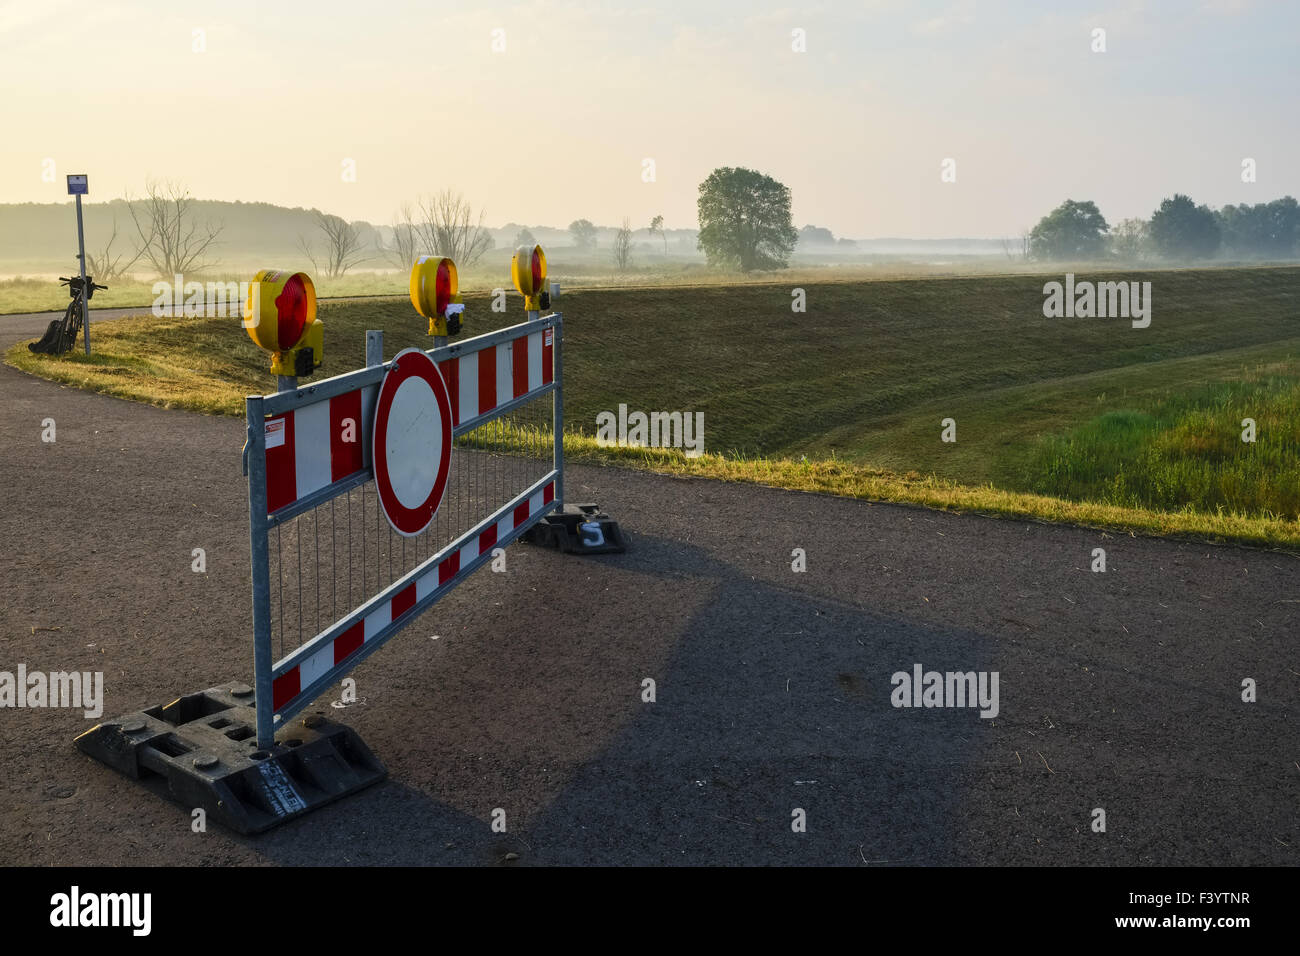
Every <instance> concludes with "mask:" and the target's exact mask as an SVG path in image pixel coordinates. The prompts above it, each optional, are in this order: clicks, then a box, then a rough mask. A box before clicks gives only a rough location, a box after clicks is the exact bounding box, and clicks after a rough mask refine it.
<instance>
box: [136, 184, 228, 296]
mask: <svg viewBox="0 0 1300 956" xmlns="http://www.w3.org/2000/svg"><path fill="white" fill-rule="evenodd" d="M193 206H194V197H192V196H191V195H190V193H189V190H188V189H186V188H185V187H184V186H183V185H181V184H180V183H177V182H173V181H171V180H168V181H166V182H163V181H159V180H156V179H150V180H149V181H148V182H146V183H145V197H144V198H143V199H140V200H133V199H131V197H130V196H127V197H126V209H127V212H129V213H130V214H131V223H132V225H134V226H135V232H136V237H137V238H138V240H139V244H138V245H137V247H136V258H137V259H141V258H143V259H147V260H148V262H149V264H150V265H151V266H153V269H154V272H155V273H157V274H158V275H160V276H164V277H170V276H173V275H183V274H184V273H186V272H198V271H199V270H201V269H203V268H205V267H207V266H211V265H213V264H214V263H211V262H209V261H208V260H207V254H208V250H209V249H211V248H212V245H213V244H214V243H216V242H217V240H218V238H219V237H220V236H221V230H222V226H221V225H220V224H218V225H213V224H212V223H211V222H204V223H198V222H195V220H194V208H193Z"/></svg>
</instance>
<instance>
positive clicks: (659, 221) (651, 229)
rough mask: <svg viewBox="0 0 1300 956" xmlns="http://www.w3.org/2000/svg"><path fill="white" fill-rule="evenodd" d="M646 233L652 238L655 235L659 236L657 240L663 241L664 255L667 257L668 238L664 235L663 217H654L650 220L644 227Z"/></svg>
mask: <svg viewBox="0 0 1300 956" xmlns="http://www.w3.org/2000/svg"><path fill="white" fill-rule="evenodd" d="M646 232H648V233H650V235H651V236H654V234H655V233H658V234H659V238H661V239H662V240H663V241H664V255H665V256H666V255H668V236H667V235H666V234H665V233H664V217H663V216H655V217H654V218H653V219H651V220H650V225H649V226H648V227H646Z"/></svg>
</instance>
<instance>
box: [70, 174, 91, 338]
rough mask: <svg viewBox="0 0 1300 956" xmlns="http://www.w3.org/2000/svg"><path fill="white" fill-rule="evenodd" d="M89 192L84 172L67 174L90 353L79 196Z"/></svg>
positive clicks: (84, 233) (88, 300)
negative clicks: (74, 206)
mask: <svg viewBox="0 0 1300 956" xmlns="http://www.w3.org/2000/svg"><path fill="white" fill-rule="evenodd" d="M89 192H90V182H89V178H88V177H87V176H86V174H85V173H75V174H71V175H69V176H68V195H69V196H76V197H77V261H78V262H80V263H81V319H82V322H83V323H84V329H83V330H82V335H83V336H85V343H86V354H87V355H89V354H90V285H89V284H88V283H87V282H86V231H85V229H84V228H83V227H82V223H81V197H82V196H85V195H87V194H88V193H89Z"/></svg>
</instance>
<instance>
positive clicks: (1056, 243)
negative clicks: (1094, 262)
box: [1029, 199, 1110, 262]
mask: <svg viewBox="0 0 1300 956" xmlns="http://www.w3.org/2000/svg"><path fill="white" fill-rule="evenodd" d="M1109 228H1110V227H1109V226H1108V225H1106V219H1105V217H1104V216H1102V214H1101V210H1099V209H1098V208H1097V204H1096V203H1095V202H1093V201H1092V200H1085V201H1084V202H1075V201H1074V200H1073V199H1067V200H1066V201H1065V202H1063V203H1061V204H1060V205H1059V206H1057V207H1056V208H1055V209H1053V210H1052V211H1051V212H1049V213H1048V214H1047V215H1046V216H1044V217H1043V218H1042V219H1040V220H1038V225H1036V226H1034V228H1033V229H1032V230H1031V231H1030V233H1029V251H1030V255H1032V256H1033V257H1034V258H1035V259H1047V260H1052V261H1057V262H1068V261H1072V260H1073V261H1078V260H1086V259H1100V258H1101V257H1102V254H1103V253H1104V251H1105V248H1106V232H1107V230H1109Z"/></svg>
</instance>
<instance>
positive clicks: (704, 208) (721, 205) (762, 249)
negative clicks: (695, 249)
mask: <svg viewBox="0 0 1300 956" xmlns="http://www.w3.org/2000/svg"><path fill="white" fill-rule="evenodd" d="M698 206H699V213H700V235H699V241H698V244H699V248H700V249H702V250H703V251H704V255H705V256H706V257H707V258H708V260H709V265H711V266H723V267H730V268H739V269H740V270H741V271H742V272H750V271H752V270H754V269H781V268H784V267H785V265H786V263H787V262H788V261H789V260H790V253H791V252H792V251H793V250H794V246H795V243H796V242H797V241H798V239H799V233H798V232H796V231H795V228H794V224H793V222H792V221H791V219H790V189H789V187H787V186H785V185H783V184H781V183H779V182H777V181H776V180H775V179H773V178H772V177H771V176H765V175H763V174H762V173H760V172H756V171H755V170H752V169H744V168H741V167H732V166H723V167H721V168H719V169H715V170H714V171H713V172H711V173H710V174H709V177H708V178H707V179H706V180H704V182H702V183H700V198H699V203H698Z"/></svg>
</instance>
